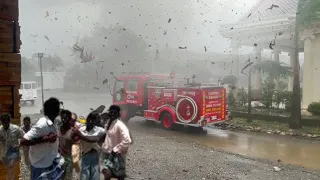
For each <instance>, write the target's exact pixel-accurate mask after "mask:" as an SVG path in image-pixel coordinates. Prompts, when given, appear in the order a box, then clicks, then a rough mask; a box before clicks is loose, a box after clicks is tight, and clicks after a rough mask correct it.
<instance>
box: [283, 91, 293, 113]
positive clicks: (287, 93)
mask: <svg viewBox="0 0 320 180" xmlns="http://www.w3.org/2000/svg"><path fill="white" fill-rule="evenodd" d="M283 93H284V97H285V99H284V105H285V109H286V111H287V112H291V108H292V92H291V91H284V92H283Z"/></svg>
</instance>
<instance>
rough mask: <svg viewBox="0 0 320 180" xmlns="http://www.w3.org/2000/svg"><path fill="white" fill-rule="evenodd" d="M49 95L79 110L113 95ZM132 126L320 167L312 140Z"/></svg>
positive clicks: (27, 109)
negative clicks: (202, 133)
mask: <svg viewBox="0 0 320 180" xmlns="http://www.w3.org/2000/svg"><path fill="white" fill-rule="evenodd" d="M49 96H56V97H58V98H60V100H62V101H64V105H65V108H67V109H70V110H72V111H74V112H76V113H78V114H83V113H86V112H88V111H89V109H90V108H95V107H98V106H99V105H101V104H104V105H106V106H108V105H110V103H111V97H110V95H107V94H106V95H102V94H97V93H79V94H73V93H59V92H54V93H53V92H47V93H46V94H45V98H46V97H49ZM40 109H41V99H39V100H37V101H36V104H35V106H30V105H26V106H23V107H22V108H21V113H22V114H32V113H38V112H39V110H40ZM129 126H130V128H135V129H136V130H138V131H144V132H146V133H149V134H155V135H158V136H163V137H170V138H172V139H175V140H178V141H179V140H180V141H189V142H193V143H197V144H201V145H203V146H207V147H211V148H217V149H222V150H225V151H228V152H232V153H237V154H241V155H247V156H250V157H254V158H261V159H267V160H271V161H278V159H280V160H281V161H282V162H283V163H285V164H293V165H299V166H303V167H306V168H310V169H315V170H320V163H319V162H320V153H319V150H320V143H319V142H315V141H311V140H302V139H294V138H292V137H287V136H275V135H265V134H259V133H239V132H230V131H225V130H219V129H207V130H208V134H207V135H200V134H194V133H192V134H190V133H186V132H184V131H167V130H163V129H161V127H160V125H156V124H150V123H145V121H144V120H141V118H132V119H131V120H130V123H129Z"/></svg>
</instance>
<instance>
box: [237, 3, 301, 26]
mask: <svg viewBox="0 0 320 180" xmlns="http://www.w3.org/2000/svg"><path fill="white" fill-rule="evenodd" d="M298 1H299V0H260V1H259V2H258V3H257V4H256V5H255V6H254V7H253V8H252V9H251V10H250V11H249V12H248V13H246V14H245V15H244V16H243V17H241V18H240V20H239V22H241V21H250V20H265V19H274V18H276V17H282V16H288V15H291V14H295V13H296V11H297V6H298ZM272 4H274V5H277V6H279V7H278V8H273V9H272V10H271V9H268V8H270V7H271V6H272Z"/></svg>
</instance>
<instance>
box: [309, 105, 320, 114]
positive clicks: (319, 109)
mask: <svg viewBox="0 0 320 180" xmlns="http://www.w3.org/2000/svg"><path fill="white" fill-rule="evenodd" d="M308 111H309V112H311V113H312V114H313V115H316V116H318V115H320V102H313V103H311V104H309V106H308Z"/></svg>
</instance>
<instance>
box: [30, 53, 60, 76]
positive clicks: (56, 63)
mask: <svg viewBox="0 0 320 180" xmlns="http://www.w3.org/2000/svg"><path fill="white" fill-rule="evenodd" d="M32 59H33V60H34V61H36V62H37V63H36V64H37V67H38V68H40V67H39V65H40V64H39V61H38V53H35V54H33V55H32ZM41 60H42V71H47V72H51V71H56V70H57V69H58V68H60V67H63V65H64V63H63V60H62V59H61V58H60V57H59V56H58V55H56V54H55V55H53V56H52V55H50V54H49V55H48V54H44V56H43V57H42V59H41ZM38 71H40V69H38Z"/></svg>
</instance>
